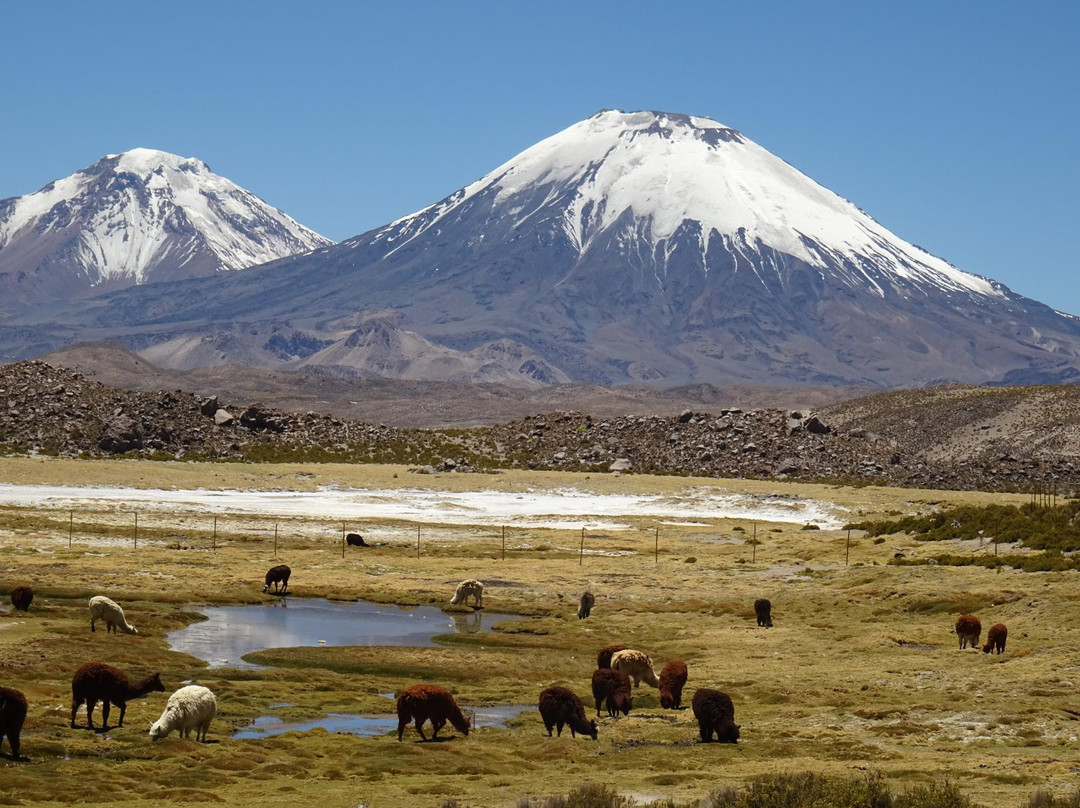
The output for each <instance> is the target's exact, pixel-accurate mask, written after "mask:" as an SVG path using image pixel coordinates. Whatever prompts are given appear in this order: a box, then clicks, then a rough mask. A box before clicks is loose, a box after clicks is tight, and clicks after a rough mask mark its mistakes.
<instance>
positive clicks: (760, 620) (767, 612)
mask: <svg viewBox="0 0 1080 808" xmlns="http://www.w3.org/2000/svg"><path fill="white" fill-rule="evenodd" d="M754 616H755V617H757V624H758V626H759V627H761V628H772V602H771V601H770V600H769V599H768V598H758V599H757V600H755V601H754Z"/></svg>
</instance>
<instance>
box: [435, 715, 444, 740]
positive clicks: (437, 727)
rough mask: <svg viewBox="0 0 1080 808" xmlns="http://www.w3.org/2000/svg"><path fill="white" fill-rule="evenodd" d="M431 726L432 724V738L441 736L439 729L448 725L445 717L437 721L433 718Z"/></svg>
mask: <svg viewBox="0 0 1080 808" xmlns="http://www.w3.org/2000/svg"><path fill="white" fill-rule="evenodd" d="M431 726H432V731H431V737H432V738H438V737H439V730H440V729H442V728H443V727H445V726H446V719H445V718H443V719H441V720H439V721H435V720H434V719H433V720H432V722H431Z"/></svg>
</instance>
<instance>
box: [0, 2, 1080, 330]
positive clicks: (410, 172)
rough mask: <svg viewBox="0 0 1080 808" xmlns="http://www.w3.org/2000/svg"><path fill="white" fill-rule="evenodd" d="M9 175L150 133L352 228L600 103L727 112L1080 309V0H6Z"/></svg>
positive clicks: (34, 179)
mask: <svg viewBox="0 0 1080 808" xmlns="http://www.w3.org/2000/svg"><path fill="white" fill-rule="evenodd" d="M2 18H3V19H2V24H0V116H2V117H0V198H4V197H8V196H15V195H19V194H24V193H29V192H32V191H35V190H37V189H38V188H40V187H41V186H43V185H45V184H46V183H47V182H49V181H50V180H53V179H56V178H58V177H62V176H65V175H67V174H70V173H72V172H73V171H75V170H77V169H79V168H81V167H83V166H86V165H89V164H90V163H92V162H94V161H95V160H97V159H98V158H100V157H101V156H102V155H104V154H108V153H116V152H120V151H125V150H127V149H130V148H134V147H136V146H144V147H148V148H157V149H163V150H165V151H170V152H174V153H177V154H180V155H183V156H185V157H198V158H201V159H203V160H205V161H206V162H207V163H208V164H209V165H210V166H211V168H213V169H214V170H215V171H216V172H218V173H219V174H222V175H224V176H226V177H228V178H230V179H232V180H233V181H235V182H237V183H239V184H240V185H242V186H244V187H246V188H248V189H249V190H251V191H253V192H254V193H256V194H258V195H259V196H261V197H262V198H263V199H265V200H266V201H268V202H270V203H271V204H273V205H275V206H277V207H280V208H282V209H283V210H285V211H286V212H287V213H289V214H290V215H292V216H293V217H294V218H296V219H298V220H299V221H301V222H302V223H304V224H306V225H307V226H309V227H311V228H313V229H315V230H317V231H319V232H321V233H323V234H324V235H326V236H328V237H330V238H333V239H343V238H347V237H348V236H351V235H355V234H358V233H361V232H363V231H365V230H368V229H371V228H373V227H377V226H379V225H381V224H384V223H386V222H389V221H391V220H393V219H396V218H399V217H400V216H403V215H406V214H408V213H411V212H412V211H414V210H417V209H419V208H421V207H424V206H426V205H428V204H430V203H432V202H435V201H437V200H438V199H441V198H442V197H443V196H446V195H447V194H449V193H451V192H453V191H454V190H456V189H457V188H459V187H461V186H463V185H465V184H467V183H469V182H471V181H473V180H475V179H477V178H478V177H480V176H482V175H483V174H485V173H487V172H488V171H490V170H491V169H493V168H495V167H496V166H497V165H499V164H500V163H502V162H504V161H506V160H507V159H509V158H510V157H512V156H513V155H515V154H516V153H518V152H519V151H521V150H523V149H525V148H527V147H528V146H530V145H532V144H533V143H535V142H536V141H538V140H541V139H543V138H545V137H547V136H549V135H551V134H554V133H555V132H557V131H559V130H561V129H563V128H565V127H567V126H569V125H571V124H573V123H575V122H576V121H578V120H581V119H582V118H586V117H588V116H589V115H592V114H593V113H594V112H596V111H597V110H599V109H603V108H618V109H626V110H630V109H657V110H664V111H668V112H685V113H689V114H694V115H704V116H708V117H711V118H714V119H716V120H718V121H720V122H722V123H724V124H727V125H728V126H732V127H734V128H736V129H739V130H740V131H742V132H743V133H745V134H746V135H747V136H748V137H750V138H751V139H752V140H755V141H756V142H758V143H759V144H761V145H762V146H764V147H765V148H767V149H769V150H770V151H772V152H774V153H775V154H777V155H778V156H780V157H782V158H783V159H785V160H786V161H788V162H789V163H791V164H792V165H794V166H795V167H796V168H798V169H800V170H802V171H803V172H805V173H806V174H808V175H809V176H811V177H813V178H814V179H815V180H817V181H818V182H820V183H822V184H823V185H825V186H827V187H829V188H831V189H832V190H834V191H836V192H837V193H839V194H840V195H841V196H844V197H846V198H847V199H850V200H851V201H852V202H854V203H855V204H857V205H858V206H859V207H861V208H863V209H864V210H866V211H867V212H869V213H870V214H871V215H872V216H874V217H875V218H876V219H877V220H878V221H880V222H881V223H883V224H884V225H885V226H886V227H888V228H889V229H891V230H893V231H894V232H896V233H898V234H899V235H901V236H902V237H904V238H906V239H908V240H909V241H912V242H915V243H916V244H919V245H920V246H922V247H925V248H926V249H928V250H930V251H931V252H933V253H935V254H937V255H939V256H941V257H942V258H945V259H947V260H949V261H951V262H952V263H954V264H956V265H957V266H959V267H960V268H961V269H965V270H967V271H970V272H975V273H978V274H980V275H985V276H988V277H991V278H994V279H995V280H999V281H1002V282H1003V283H1005V284H1006V285H1008V286H1010V287H1012V288H1013V289H1014V290H1016V291H1018V292H1020V293H1022V294H1025V295H1028V296H1030V297H1034V298H1036V299H1038V300H1041V301H1043V302H1046V303H1048V304H1050V305H1053V306H1054V307H1056V308H1059V309H1062V310H1065V311H1068V312H1071V313H1076V314H1080V283H1076V282H1075V272H1076V270H1077V268H1078V267H1077V263H1078V262H1077V258H1076V254H1077V250H1076V248H1075V242H1076V240H1077V233H1080V223H1078V219H1080V202H1078V201H1077V200H1078V197H1077V189H1078V188H1080V158H1078V148H1077V144H1078V143H1080V136H1078V130H1080V126H1078V124H1080V102H1078V101H1080V92H1078V90H1077V87H1078V86H1080V47H1078V46H1077V43H1078V42H1080V3H1075V2H1032V3H1028V4H1020V3H1008V4H1007V3H1002V2H993V0H989V1H988V0H982V2H966V1H963V0H962V1H960V2H948V3H940V2H919V1H915V2H903V3H890V4H885V3H868V2H865V0H862V1H861V2H818V3H808V2H805V0H804V1H803V2H768V0H763V1H762V2H757V3H745V2H744V3H738V4H729V3H723V2H716V1H715V0H714V2H700V3H698V2H685V3H680V2H665V3H658V2H654V3H644V2H634V1H633V0H624V1H623V2H612V3H606V2H605V3H586V2H580V0H579V2H563V1H562V0H546V2H543V3H533V4H526V3H516V2H506V0H502V2H467V1H462V2H446V0H442V2H431V3H420V2H414V3H409V2H399V3H395V4H390V3H379V4H376V3H359V2H355V3H346V2H340V3H339V2H318V1H317V0H309V2H305V3H303V4H301V3H298V2H289V3H286V2H276V1H275V0H262V1H261V2H243V1H242V0H225V1H223V0H217V2H202V1H201V0H197V1H196V2H188V3H169V4H165V3H147V2H109V0H102V1H101V2H94V3H86V2H55V1H53V0H38V1H37V2H33V3H31V2H15V1H14V0H12V2H6V3H4V4H3V14H2Z"/></svg>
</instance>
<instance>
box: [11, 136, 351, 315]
mask: <svg viewBox="0 0 1080 808" xmlns="http://www.w3.org/2000/svg"><path fill="white" fill-rule="evenodd" d="M331 243H332V242H330V241H329V240H327V239H325V238H323V237H322V236H320V235H318V234H317V233H315V232H313V231H311V230H308V229H307V228H305V227H303V226H302V225H300V224H298V223H297V222H296V221H294V220H293V219H291V218H289V217H288V216H286V215H285V214H284V213H282V212H281V211H279V210H277V209H275V208H272V207H270V206H269V205H267V204H266V203H265V202H263V201H262V200H260V199H259V198H258V197H256V196H255V195H254V194H252V193H250V192H249V191H245V190H244V189H243V188H240V187H239V186H238V185H236V184H235V183H232V182H230V181H229V180H227V179H225V178H224V177H219V176H218V175H216V174H214V173H213V172H211V171H210V169H209V167H207V165H206V164H205V163H203V162H202V161H200V160H195V159H185V158H182V157H177V156H176V155H173V154H168V153H166V152H160V151H153V150H150V149H133V150H132V151H129V152H125V153H123V154H119V155H110V156H108V157H105V158H103V159H101V160H99V161H98V162H97V163H95V164H94V165H92V166H89V167H87V168H84V169H82V170H81V171H78V172H76V173H75V174H72V175H71V176H69V177H65V178H64V179H61V180H57V181H55V182H52V183H49V184H48V185H46V186H45V187H44V188H42V189H41V190H40V191H38V192H36V193H33V194H28V195H26V196H21V197H12V198H10V199H4V200H0V292H2V293H3V297H4V299H5V300H7V301H8V304H9V305H14V304H25V303H28V302H37V301H42V300H56V299H65V298H69V297H72V296H75V295H78V294H85V293H86V292H88V291H90V290H94V291H102V290H108V289H116V288H121V287H124V286H128V285H132V284H143V283H149V282H152V281H160V280H178V279H185V278H191V277H200V276H205V275H210V274H214V273H217V272H222V271H226V270H237V269H244V268H246V267H250V266H254V265H256V264H262V263H266V262H267V261H273V260H275V259H278V258H282V257H285V256H288V255H292V254H294V253H298V252H306V251H308V250H312V249H316V248H318V247H324V246H327V245H329V244H331ZM5 308H6V307H5Z"/></svg>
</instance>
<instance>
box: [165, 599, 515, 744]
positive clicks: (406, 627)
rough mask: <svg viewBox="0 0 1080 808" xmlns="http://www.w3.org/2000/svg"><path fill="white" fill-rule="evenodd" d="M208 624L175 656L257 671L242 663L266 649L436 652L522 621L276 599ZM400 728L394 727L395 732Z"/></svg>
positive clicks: (212, 615) (230, 610) (215, 613)
mask: <svg viewBox="0 0 1080 808" xmlns="http://www.w3.org/2000/svg"><path fill="white" fill-rule="evenodd" d="M198 611H199V612H200V613H201V614H205V615H206V617H207V619H206V620H202V621H199V622H197V623H192V624H191V625H189V626H186V627H185V628H182V629H180V630H179V631H173V632H171V633H170V634H169V635H168V636H167V637H166V641H167V642H168V644H169V647H170V648H172V650H174V651H179V652H181V653H185V654H191V655H192V656H195V657H198V658H199V659H202V660H204V661H205V662H207V663H209V665H210V666H211V667H224V666H226V665H227V666H230V667H234V668H258V667H260V666H258V665H254V664H252V663H249V662H244V661H243V659H242V657H243V656H244V655H245V654H250V653H253V652H255V651H262V650H264V649H266V648H293V647H297V646H321V645H326V646H331V645H409V646H431V645H434V644H435V643H434V642H433V641H432V637H434V636H436V635H439V634H455V633H456V634H467V633H474V632H480V631H483V632H488V631H491V627H492V626H493V625H494V624H495V623H497V622H499V621H501V620H522V619H524V618H523V617H522V616H521V615H515V614H498V613H494V612H485V611H483V610H479V611H474V612H470V613H460V614H447V613H446V612H443V611H442V610H441V609H438V608H436V607H434V606H416V607H408V608H407V607H403V606H394V605H385V604H378V603H370V602H368V601H363V600H361V601H355V602H353V603H340V602H334V601H329V600H326V599H325V598H296V599H294V598H289V597H281V598H276V599H275V600H274V602H273V603H271V604H267V605H262V604H259V605H254V606H203V607H200V608H199V609H198ZM396 726H397V725H396V724H395V727H396Z"/></svg>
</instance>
